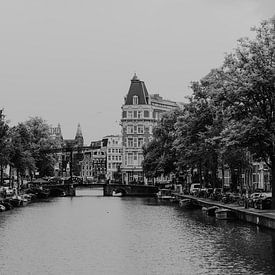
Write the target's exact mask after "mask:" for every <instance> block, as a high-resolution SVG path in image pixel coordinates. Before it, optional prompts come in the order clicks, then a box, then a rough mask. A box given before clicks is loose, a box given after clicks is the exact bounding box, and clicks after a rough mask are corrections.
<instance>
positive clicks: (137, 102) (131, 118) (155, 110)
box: [121, 75, 180, 184]
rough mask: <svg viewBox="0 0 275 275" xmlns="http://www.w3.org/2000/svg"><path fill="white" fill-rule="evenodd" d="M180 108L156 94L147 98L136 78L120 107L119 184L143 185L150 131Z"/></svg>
mask: <svg viewBox="0 0 275 275" xmlns="http://www.w3.org/2000/svg"><path fill="white" fill-rule="evenodd" d="M179 107H180V104H179V103H177V102H174V101H170V100H165V99H163V98H162V97H161V96H160V95H159V94H152V95H150V94H149V93H148V91H147V88H146V86H145V83H144V82H143V81H141V80H139V79H138V78H137V76H136V75H134V77H133V78H132V80H131V85H130V88H129V91H128V94H127V96H126V97H125V101H124V105H123V106H122V118H121V127H122V156H123V157H122V165H121V172H122V180H123V183H125V184H130V183H133V184H135V183H145V184H147V179H146V178H145V177H144V173H143V169H142V161H143V149H142V147H143V145H144V144H146V143H148V142H149V141H151V140H152V134H153V127H154V126H155V125H156V124H157V122H158V121H159V120H160V119H161V116H162V114H163V113H164V112H167V111H170V110H172V109H175V108H179Z"/></svg>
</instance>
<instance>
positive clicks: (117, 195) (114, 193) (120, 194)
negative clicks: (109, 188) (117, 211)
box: [112, 191, 123, 197]
mask: <svg viewBox="0 0 275 275" xmlns="http://www.w3.org/2000/svg"><path fill="white" fill-rule="evenodd" d="M112 196H113V197H122V196H123V194H122V193H121V192H118V193H116V191H113V194H112Z"/></svg>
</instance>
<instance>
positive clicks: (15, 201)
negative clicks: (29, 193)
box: [10, 195, 23, 207]
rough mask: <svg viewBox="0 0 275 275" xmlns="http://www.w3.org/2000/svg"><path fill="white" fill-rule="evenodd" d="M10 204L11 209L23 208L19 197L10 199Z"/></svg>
mask: <svg viewBox="0 0 275 275" xmlns="http://www.w3.org/2000/svg"><path fill="white" fill-rule="evenodd" d="M10 204H11V205H12V206H13V207H19V206H23V201H22V198H21V197H20V196H18V195H15V196H13V197H12V198H10Z"/></svg>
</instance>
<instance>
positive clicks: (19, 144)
mask: <svg viewBox="0 0 275 275" xmlns="http://www.w3.org/2000/svg"><path fill="white" fill-rule="evenodd" d="M10 136H11V146H10V165H11V166H12V167H13V168H15V169H16V173H17V181H18V186H20V176H21V177H22V176H25V173H26V170H29V171H34V170H35V160H34V158H33V156H32V153H31V148H30V135H29V132H28V129H27V128H26V126H25V125H24V124H23V123H19V124H18V125H17V126H15V127H13V128H11V131H10Z"/></svg>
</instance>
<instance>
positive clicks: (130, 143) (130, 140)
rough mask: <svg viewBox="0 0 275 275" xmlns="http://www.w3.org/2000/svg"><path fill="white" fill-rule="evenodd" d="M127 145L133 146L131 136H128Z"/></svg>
mask: <svg viewBox="0 0 275 275" xmlns="http://www.w3.org/2000/svg"><path fill="white" fill-rule="evenodd" d="M127 146H128V147H133V138H128V144H127Z"/></svg>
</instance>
